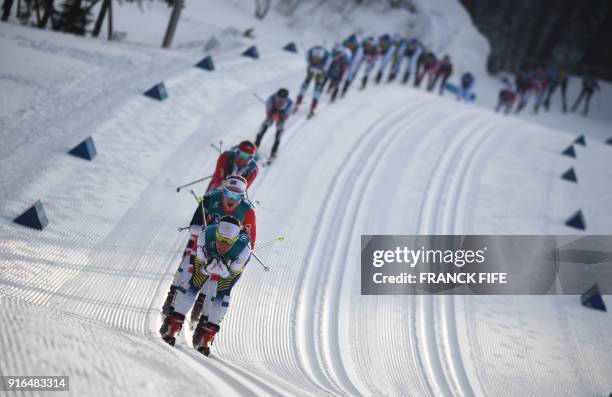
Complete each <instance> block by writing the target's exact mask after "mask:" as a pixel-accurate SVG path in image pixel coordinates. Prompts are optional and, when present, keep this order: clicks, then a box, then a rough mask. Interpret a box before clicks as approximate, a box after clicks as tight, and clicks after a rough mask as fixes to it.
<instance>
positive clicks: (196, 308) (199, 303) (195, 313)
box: [191, 293, 206, 324]
mask: <svg viewBox="0 0 612 397" xmlns="http://www.w3.org/2000/svg"><path fill="white" fill-rule="evenodd" d="M205 298H206V295H204V294H202V293H200V294H198V297H197V298H196V300H195V303H194V304H193V307H192V308H191V323H192V324H195V323H197V322H198V319H199V318H200V314H201V313H202V307H204V299H205Z"/></svg>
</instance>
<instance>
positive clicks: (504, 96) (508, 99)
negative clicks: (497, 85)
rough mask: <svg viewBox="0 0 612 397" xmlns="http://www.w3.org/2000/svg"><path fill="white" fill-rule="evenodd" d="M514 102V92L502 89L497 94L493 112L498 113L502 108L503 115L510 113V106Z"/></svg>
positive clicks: (508, 88)
mask: <svg viewBox="0 0 612 397" xmlns="http://www.w3.org/2000/svg"><path fill="white" fill-rule="evenodd" d="M514 101H516V94H515V93H514V91H512V89H510V87H506V88H503V89H502V90H501V91H500V92H499V97H498V100H497V106H496V107H495V111H496V112H499V111H500V110H501V109H502V108H503V111H504V114H508V113H510V109H512V106H513V105H514Z"/></svg>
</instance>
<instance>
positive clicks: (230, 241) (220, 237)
mask: <svg viewBox="0 0 612 397" xmlns="http://www.w3.org/2000/svg"><path fill="white" fill-rule="evenodd" d="M215 237H216V238H217V241H219V242H221V243H225V244H229V245H232V244H234V243H235V242H236V241H238V237H236V238H230V237H225V236H223V235H222V234H220V233H219V232H217V233H215Z"/></svg>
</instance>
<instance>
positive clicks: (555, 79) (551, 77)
mask: <svg viewBox="0 0 612 397" xmlns="http://www.w3.org/2000/svg"><path fill="white" fill-rule="evenodd" d="M546 80H547V84H546V94H545V95H546V97H545V98H544V102H543V105H544V109H545V110H546V111H548V110H549V109H550V98H551V97H552V95H553V94H554V93H555V91H556V90H557V86H558V85H559V69H558V68H557V67H556V66H554V65H548V67H547V68H546Z"/></svg>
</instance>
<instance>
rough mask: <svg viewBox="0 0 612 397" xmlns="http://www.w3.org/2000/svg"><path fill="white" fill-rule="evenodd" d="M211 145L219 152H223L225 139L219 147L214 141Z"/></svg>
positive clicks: (220, 142)
mask: <svg viewBox="0 0 612 397" xmlns="http://www.w3.org/2000/svg"><path fill="white" fill-rule="evenodd" d="M210 147H212V148H213V149H215V150H216V151H217V152H219V153H222V152H223V141H219V147H217V145H215V144H214V143H211V144H210Z"/></svg>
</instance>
